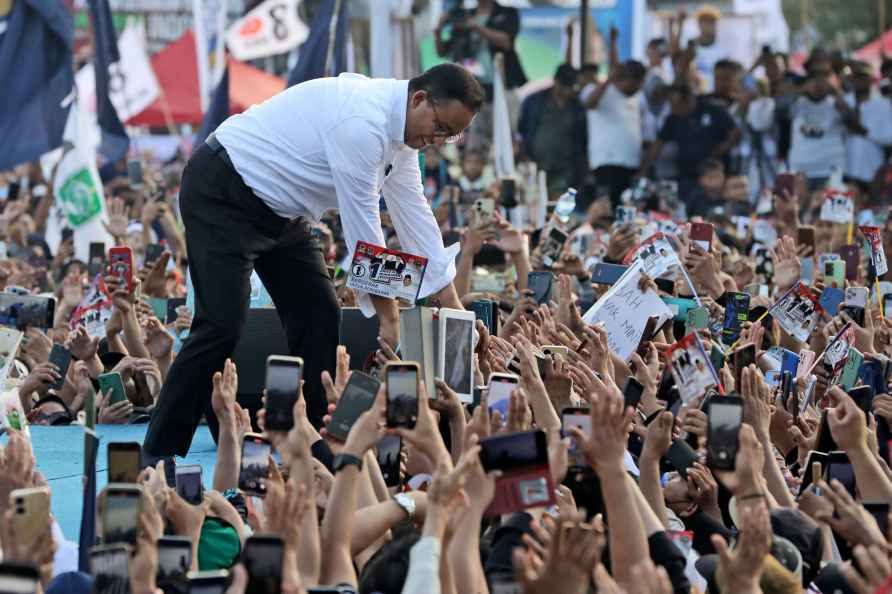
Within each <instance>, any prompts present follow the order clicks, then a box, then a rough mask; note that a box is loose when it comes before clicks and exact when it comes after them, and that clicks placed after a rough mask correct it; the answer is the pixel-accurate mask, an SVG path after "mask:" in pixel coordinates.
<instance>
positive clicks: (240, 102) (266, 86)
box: [127, 30, 285, 126]
mask: <svg viewBox="0 0 892 594" xmlns="http://www.w3.org/2000/svg"><path fill="white" fill-rule="evenodd" d="M227 63H228V64H229V108H230V113H239V112H242V111H244V110H246V109H247V108H249V107H250V106H252V105H254V104H255V103H261V102H263V101H266V100H267V99H269V98H270V97H272V96H273V95H275V94H276V93H278V92H280V91H282V90H283V89H285V81H284V80H283V79H281V78H279V77H278V76H274V75H272V74H269V73H268V72H264V71H263V70H260V69H259V68H255V67H254V66H251V65H250V64H245V63H244V62H239V61H238V60H236V59H235V58H232V57H227ZM152 69H153V70H154V71H155V76H157V77H158V84H159V85H160V86H161V95H159V96H158V98H157V99H155V101H154V102H153V103H152V104H151V105H149V106H148V107H147V108H146V109H145V110H144V111H143V112H142V113H139V114H137V115H135V116H133V117H132V118H130V119H129V120H128V121H127V124H128V125H130V126H165V125H167V123H168V117H169V118H170V121H172V122H173V123H174V124H199V123H201V115H202V114H201V100H200V98H199V92H198V62H197V59H196V55H195V38H194V36H193V34H192V31H191V30H189V31H186V32H185V33H184V34H183V36H182V37H180V38H179V39H177V40H176V41H174V42H173V43H171V44H170V45H168V46H167V47H165V48H164V49H162V50H161V51H160V52H158V53H157V54H155V55H154V56H152ZM165 112H167V113H168V114H169V116H168V115H166V113H165Z"/></svg>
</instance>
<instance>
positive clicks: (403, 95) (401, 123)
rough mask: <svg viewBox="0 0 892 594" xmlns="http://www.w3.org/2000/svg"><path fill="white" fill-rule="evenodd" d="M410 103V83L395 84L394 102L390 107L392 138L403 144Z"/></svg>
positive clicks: (401, 81) (399, 82) (404, 81)
mask: <svg viewBox="0 0 892 594" xmlns="http://www.w3.org/2000/svg"><path fill="white" fill-rule="evenodd" d="M408 102H409V81H407V80H398V81H395V82H394V93H393V100H392V103H391V105H390V138H391V140H393V141H394V142H398V143H400V144H403V143H404V142H405V139H406V105H407V104H408Z"/></svg>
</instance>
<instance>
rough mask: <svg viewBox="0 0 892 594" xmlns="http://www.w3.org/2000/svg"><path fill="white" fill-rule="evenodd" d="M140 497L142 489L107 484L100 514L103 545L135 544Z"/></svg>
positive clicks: (119, 484) (120, 484)
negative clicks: (103, 505)
mask: <svg viewBox="0 0 892 594" xmlns="http://www.w3.org/2000/svg"><path fill="white" fill-rule="evenodd" d="M141 496H142V488H141V487H138V486H136V485H126V484H122V483H109V484H108V486H107V487H106V488H105V509H104V510H103V512H102V543H103V544H113V543H124V544H129V545H135V544H136V533H137V527H138V526H139V512H140V507H141V506H140V497H141Z"/></svg>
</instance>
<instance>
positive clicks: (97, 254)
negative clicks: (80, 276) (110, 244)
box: [87, 242, 106, 280]
mask: <svg viewBox="0 0 892 594" xmlns="http://www.w3.org/2000/svg"><path fill="white" fill-rule="evenodd" d="M89 254H90V256H89V257H90V260H89V261H88V262H87V274H88V275H89V276H90V279H91V280H92V279H94V278H96V276H97V275H100V274H102V272H103V271H104V270H105V266H106V258H105V244H104V243H102V242H91V243H90V252H89Z"/></svg>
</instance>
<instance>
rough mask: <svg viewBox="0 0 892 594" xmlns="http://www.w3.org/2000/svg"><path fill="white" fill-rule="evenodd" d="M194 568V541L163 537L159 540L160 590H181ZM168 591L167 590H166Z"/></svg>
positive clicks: (184, 538)
mask: <svg viewBox="0 0 892 594" xmlns="http://www.w3.org/2000/svg"><path fill="white" fill-rule="evenodd" d="M190 567H192V541H191V540H190V539H189V538H187V537H185V536H162V537H161V538H159V539H158V573H157V574H156V580H157V582H158V586H159V587H160V588H165V586H167V587H168V588H169V589H171V590H174V589H179V588H178V586H181V585H185V584H186V583H187V580H188V577H187V576H188V575H189V568H190ZM165 591H167V589H165Z"/></svg>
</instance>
